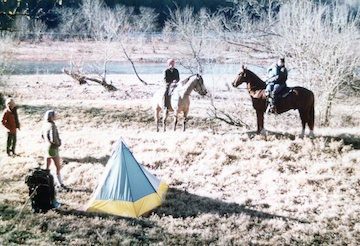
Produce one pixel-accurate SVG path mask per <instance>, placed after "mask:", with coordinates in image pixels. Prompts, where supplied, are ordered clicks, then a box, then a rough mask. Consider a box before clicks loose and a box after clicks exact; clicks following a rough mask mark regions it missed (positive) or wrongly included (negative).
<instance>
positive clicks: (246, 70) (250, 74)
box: [244, 68, 266, 86]
mask: <svg viewBox="0 0 360 246" xmlns="http://www.w3.org/2000/svg"><path fill="white" fill-rule="evenodd" d="M244 71H245V72H246V74H247V75H248V76H252V77H253V79H254V80H255V81H254V82H255V83H257V84H261V85H262V86H265V85H266V84H265V82H264V81H263V80H262V79H260V77H259V76H257V75H256V74H255V73H254V72H252V71H251V70H249V69H247V68H245V69H244Z"/></svg>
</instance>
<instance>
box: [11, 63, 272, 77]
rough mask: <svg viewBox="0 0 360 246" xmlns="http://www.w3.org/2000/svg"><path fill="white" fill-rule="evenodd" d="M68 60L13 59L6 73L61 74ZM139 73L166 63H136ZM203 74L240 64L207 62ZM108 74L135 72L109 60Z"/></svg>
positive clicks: (97, 67) (88, 66)
mask: <svg viewBox="0 0 360 246" xmlns="http://www.w3.org/2000/svg"><path fill="white" fill-rule="evenodd" d="M69 67H70V65H69V63H66V62H56V61H51V62H44V61H31V62H30V61H12V62H9V63H8V66H7V69H6V70H5V74H12V75H27V74H61V73H62V69H63V68H69ZM135 67H136V70H137V72H138V73H139V74H162V73H163V71H164V69H165V68H166V67H165V64H162V63H138V64H135ZM249 68H250V69H251V70H252V71H254V72H255V73H259V74H261V73H264V71H265V70H264V69H263V68H260V67H257V66H249ZM177 69H178V70H179V72H180V73H181V74H188V73H190V71H189V70H187V69H186V68H184V67H182V66H179V65H178V66H177ZM82 70H83V71H86V73H98V71H102V66H101V64H96V63H85V64H84V65H83V68H82ZM203 70H204V71H203V74H234V75H235V74H237V73H238V72H239V70H240V65H239V64H205V65H204V67H203ZM107 73H108V74H132V73H134V71H133V69H132V66H131V64H130V63H129V62H109V63H108V65H107Z"/></svg>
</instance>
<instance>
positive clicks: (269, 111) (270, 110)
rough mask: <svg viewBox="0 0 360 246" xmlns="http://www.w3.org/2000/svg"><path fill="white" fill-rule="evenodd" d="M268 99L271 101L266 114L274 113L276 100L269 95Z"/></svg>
mask: <svg viewBox="0 0 360 246" xmlns="http://www.w3.org/2000/svg"><path fill="white" fill-rule="evenodd" d="M268 101H269V104H268V107H267V109H266V114H268V113H272V112H273V109H274V101H273V99H272V98H271V97H269V98H268Z"/></svg>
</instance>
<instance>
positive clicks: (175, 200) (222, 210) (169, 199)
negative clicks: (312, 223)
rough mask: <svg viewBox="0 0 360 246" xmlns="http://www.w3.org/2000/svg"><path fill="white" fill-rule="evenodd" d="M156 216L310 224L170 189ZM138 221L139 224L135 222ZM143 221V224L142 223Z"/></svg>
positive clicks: (74, 212)
mask: <svg viewBox="0 0 360 246" xmlns="http://www.w3.org/2000/svg"><path fill="white" fill-rule="evenodd" d="M57 211H58V213H59V214H62V215H69V214H72V215H76V216H84V217H90V218H93V217H101V218H111V219H114V218H121V219H126V220H128V221H131V222H132V223H136V224H139V223H140V224H142V223H150V222H148V221H147V222H144V221H143V220H136V219H131V218H124V217H118V216H114V215H107V214H98V213H87V212H85V211H81V210H75V209H66V206H65V207H64V208H60V209H58V210H57ZM153 212H154V213H155V214H158V215H159V216H160V217H161V216H164V215H165V216H172V217H174V218H188V217H196V216H199V215H201V214H209V213H210V214H218V215H220V216H230V215H234V214H235V215H236V214H239V215H240V214H245V215H249V216H250V217H252V218H257V219H259V220H270V219H281V220H284V221H295V222H299V223H308V222H307V221H304V220H299V219H296V218H291V217H287V216H282V215H276V214H271V213H266V212H262V211H259V210H255V209H250V208H247V207H246V206H244V205H239V204H236V203H226V202H223V201H221V200H216V199H212V198H208V197H203V196H198V195H195V194H191V193H188V192H186V191H181V190H178V189H175V188H170V189H169V190H168V192H167V195H166V200H165V201H164V203H163V204H162V205H161V206H159V207H158V208H156V209H155V210H154V211H153ZM134 220H136V221H137V222H133V221H134ZM141 221H142V222H141Z"/></svg>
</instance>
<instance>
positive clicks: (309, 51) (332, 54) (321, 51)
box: [271, 1, 360, 126]
mask: <svg viewBox="0 0 360 246" xmlns="http://www.w3.org/2000/svg"><path fill="white" fill-rule="evenodd" d="M359 10H360V9H359ZM359 13H360V11H358V12H357V13H355V14H354V12H351V11H350V9H349V7H348V6H347V5H344V4H339V3H337V2H335V3H333V4H331V5H325V4H314V3H313V2H311V1H293V2H291V3H288V4H285V5H283V6H282V7H281V9H280V12H279V16H278V23H277V25H276V26H275V28H274V32H277V34H278V35H277V36H276V37H275V38H274V39H273V40H271V46H272V48H273V50H274V52H276V53H278V54H283V55H286V56H289V57H291V60H292V62H293V63H294V64H295V66H296V67H298V68H299V69H298V70H299V73H300V79H301V80H302V81H303V83H304V84H305V85H307V86H308V87H310V88H311V89H313V90H314V91H315V92H316V94H317V98H318V107H319V109H320V110H319V112H320V117H321V118H322V120H321V123H322V124H323V125H326V126H327V125H329V123H330V119H331V109H332V105H333V104H334V99H335V97H336V96H337V95H338V93H339V92H341V91H342V90H343V89H344V88H346V86H348V85H349V84H353V81H354V74H356V69H358V68H359V66H360V55H359V54H358V53H356V52H354V45H356V44H357V45H358V44H359V42H358V40H357V39H358V38H359V18H360V15H359ZM276 30H277V31H276ZM319 99H320V100H319Z"/></svg>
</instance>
